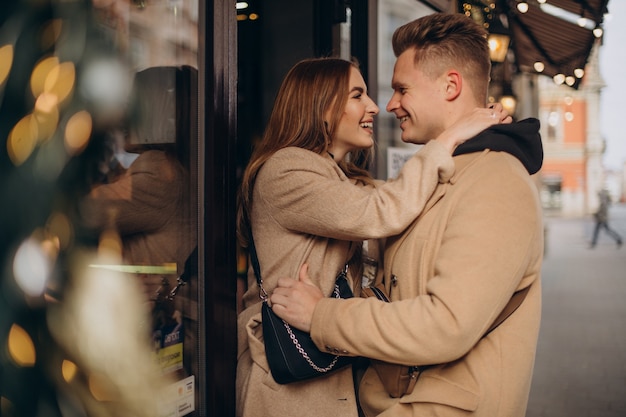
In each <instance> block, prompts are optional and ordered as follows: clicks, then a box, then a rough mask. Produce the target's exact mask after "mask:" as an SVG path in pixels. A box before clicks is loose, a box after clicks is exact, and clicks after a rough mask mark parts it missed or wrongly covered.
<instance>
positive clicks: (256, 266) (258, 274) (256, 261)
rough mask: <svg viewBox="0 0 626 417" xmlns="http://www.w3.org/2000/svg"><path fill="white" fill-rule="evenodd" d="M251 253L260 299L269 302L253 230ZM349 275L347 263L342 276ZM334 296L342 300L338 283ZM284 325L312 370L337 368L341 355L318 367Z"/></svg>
mask: <svg viewBox="0 0 626 417" xmlns="http://www.w3.org/2000/svg"><path fill="white" fill-rule="evenodd" d="M249 251H250V259H251V261H252V269H254V275H255V276H256V282H257V285H258V286H259V298H260V299H261V300H262V301H263V302H267V299H268V294H267V291H265V289H264V288H263V279H262V278H261V268H260V266H259V258H258V257H257V254H256V248H255V247H254V238H253V237H252V230H250V247H249ZM347 273H348V264H347V263H346V265H345V266H344V268H343V270H342V271H341V273H340V275H343V276H344V277H345V276H346V275H347ZM333 296H334V297H335V298H341V296H340V291H339V285H338V284H337V283H336V282H335V289H334V290H333ZM281 320H282V319H281ZM283 325H284V326H285V329H286V330H287V334H289V338H290V339H291V341H292V342H293V344H294V346H295V347H296V349H297V350H298V353H300V355H301V356H302V357H303V358H304V360H306V361H307V363H308V364H309V366H310V367H311V368H313V369H315V370H316V371H317V372H320V373H326V372H329V371H331V370H332V369H333V368H334V367H335V365H336V364H337V361H338V360H339V355H335V357H334V358H333V360H332V361H331V362H330V364H328V366H326V367H324V368H322V367H320V366H318V365H317V364H316V363H315V362H313V360H311V357H310V356H309V354H308V353H307V352H306V350H304V348H303V347H302V345H301V344H300V342H299V341H298V338H297V336H296V335H295V334H294V332H293V331H292V330H291V326H290V325H289V323H287V322H286V321H285V320H283Z"/></svg>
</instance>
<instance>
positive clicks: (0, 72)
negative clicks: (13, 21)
mask: <svg viewBox="0 0 626 417" xmlns="http://www.w3.org/2000/svg"><path fill="white" fill-rule="evenodd" d="M12 65H13V45H4V46H0V85H2V84H4V82H5V81H6V80H7V77H8V76H9V72H10V71H11V66H12Z"/></svg>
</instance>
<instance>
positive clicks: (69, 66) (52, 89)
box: [44, 62, 76, 103]
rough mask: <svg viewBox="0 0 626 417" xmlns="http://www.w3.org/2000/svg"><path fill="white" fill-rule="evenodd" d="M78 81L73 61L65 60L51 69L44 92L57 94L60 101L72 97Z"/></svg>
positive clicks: (45, 82)
mask: <svg viewBox="0 0 626 417" xmlns="http://www.w3.org/2000/svg"><path fill="white" fill-rule="evenodd" d="M75 81H76V69H75V67H74V63H73V62H63V63H61V64H59V65H56V66H54V67H52V68H51V69H50V73H49V74H48V76H47V77H46V80H45V81H44V92H45V93H49V94H54V95H55V96H57V99H58V101H59V103H62V102H63V101H64V100H65V99H67V98H68V97H70V94H71V93H72V91H73V90H74V83H75Z"/></svg>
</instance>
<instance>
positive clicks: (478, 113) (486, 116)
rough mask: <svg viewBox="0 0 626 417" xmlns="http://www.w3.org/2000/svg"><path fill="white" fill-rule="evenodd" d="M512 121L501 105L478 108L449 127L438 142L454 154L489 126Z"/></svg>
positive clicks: (438, 138) (439, 137)
mask: <svg viewBox="0 0 626 417" xmlns="http://www.w3.org/2000/svg"><path fill="white" fill-rule="evenodd" d="M512 121H513V118H512V117H511V116H509V113H508V112H507V111H506V110H504V108H503V107H502V104H500V103H494V104H490V105H489V107H487V108H483V107H477V108H475V109H474V110H473V111H472V112H471V113H469V114H468V115H467V116H465V117H463V118H462V119H460V120H457V121H456V122H455V123H454V124H453V125H452V126H450V127H448V128H447V129H446V130H445V131H444V132H443V133H442V134H440V135H439V136H437V138H436V140H438V141H441V143H442V144H443V145H444V146H445V147H446V148H447V149H448V150H449V151H450V154H452V153H453V152H454V150H455V149H456V147H457V146H459V145H460V144H462V143H463V142H465V141H466V140H468V139H471V138H473V137H474V136H476V135H477V134H479V133H480V132H482V131H483V130H485V129H487V128H488V127H489V126H493V125H495V124H499V123H511V122H512Z"/></svg>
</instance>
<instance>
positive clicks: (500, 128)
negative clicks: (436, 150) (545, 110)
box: [453, 118, 543, 175]
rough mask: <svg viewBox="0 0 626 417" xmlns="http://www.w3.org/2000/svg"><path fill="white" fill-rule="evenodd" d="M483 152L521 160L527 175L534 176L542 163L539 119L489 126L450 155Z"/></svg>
mask: <svg viewBox="0 0 626 417" xmlns="http://www.w3.org/2000/svg"><path fill="white" fill-rule="evenodd" d="M485 149H490V150H492V151H497V152H507V153H510V154H511V155H513V156H514V157H516V158H517V159H519V160H520V162H521V163H522V164H523V165H524V167H525V168H526V170H527V171H528V173H529V174H530V175H532V174H535V173H536V172H537V171H539V170H540V169H541V165H542V164H543V144H542V143H541V135H540V134H539V120H537V119H535V118H528V119H524V120H521V121H519V122H514V123H509V124H498V125H494V126H491V127H490V128H488V129H485V130H484V131H482V132H481V133H479V134H478V135H477V136H475V137H473V138H472V139H470V140H468V141H466V142H464V143H462V144H461V145H459V146H458V147H457V148H456V150H455V151H454V154H453V156H457V155H463V154H467V153H474V152H482V151H484V150H485Z"/></svg>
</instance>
